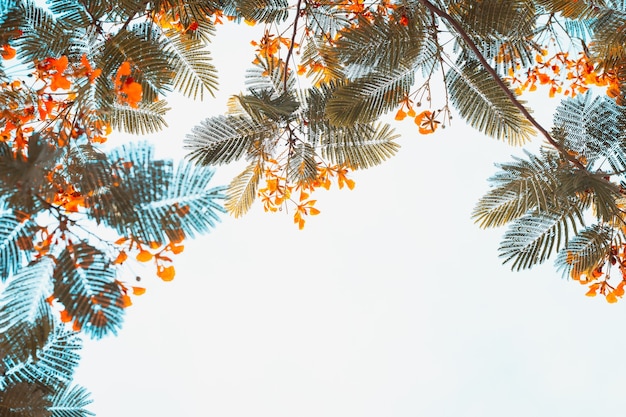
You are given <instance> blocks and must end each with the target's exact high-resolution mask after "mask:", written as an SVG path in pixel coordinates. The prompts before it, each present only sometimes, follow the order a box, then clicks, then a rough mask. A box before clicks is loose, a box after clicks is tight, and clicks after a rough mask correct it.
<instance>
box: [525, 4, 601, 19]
mask: <svg viewBox="0 0 626 417" xmlns="http://www.w3.org/2000/svg"><path fill="white" fill-rule="evenodd" d="M536 3H537V4H539V5H541V6H542V7H543V8H544V9H545V10H546V11H547V12H548V13H560V14H561V16H563V17H566V18H568V19H577V20H580V19H590V18H594V17H597V16H598V14H599V13H601V12H602V8H604V7H606V6H607V2H606V0H580V1H570V0H536Z"/></svg>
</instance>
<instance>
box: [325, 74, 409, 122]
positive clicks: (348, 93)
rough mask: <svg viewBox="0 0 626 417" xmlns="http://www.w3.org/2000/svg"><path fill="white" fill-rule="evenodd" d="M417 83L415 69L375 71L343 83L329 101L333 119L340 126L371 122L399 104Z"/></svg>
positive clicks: (328, 112)
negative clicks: (387, 72) (387, 71)
mask: <svg viewBox="0 0 626 417" xmlns="http://www.w3.org/2000/svg"><path fill="white" fill-rule="evenodd" d="M413 83H414V72H413V70H412V69H405V68H398V69H395V70H393V71H392V72H391V73H389V74H386V73H374V74H370V75H368V76H366V77H365V78H362V79H358V80H355V81H352V82H348V83H347V84H344V85H342V86H339V87H338V88H337V89H336V90H335V92H334V94H333V96H332V97H331V98H330V100H328V103H327V104H326V112H327V115H328V118H329V120H330V122H331V123H332V124H334V125H337V126H351V125H353V124H354V123H357V122H361V123H367V122H371V121H373V120H375V119H377V118H378V117H379V116H380V115H382V114H383V113H385V112H387V111H389V110H391V109H393V108H395V107H397V105H398V103H400V101H401V100H402V99H403V98H404V97H405V96H407V95H408V93H409V91H410V89H411V86H412V85H413Z"/></svg>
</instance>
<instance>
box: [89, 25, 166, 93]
mask: <svg viewBox="0 0 626 417" xmlns="http://www.w3.org/2000/svg"><path fill="white" fill-rule="evenodd" d="M138 31H139V30H138ZM153 36H156V34H155V35H153ZM97 58H98V59H97V60H96V62H95V67H96V68H100V69H102V75H101V76H100V77H98V79H102V80H107V82H108V83H110V81H108V79H109V78H111V77H115V74H116V73H117V70H118V69H119V67H120V65H121V64H122V63H123V62H126V61H127V62H130V64H131V67H132V74H133V77H134V78H136V81H137V82H139V83H140V84H141V87H142V90H143V100H142V101H145V102H147V103H150V102H151V101H152V100H154V99H155V98H156V97H157V96H158V95H159V94H162V93H164V92H166V91H169V90H170V86H171V82H172V77H173V75H172V70H171V62H170V57H169V53H168V52H167V50H166V48H165V47H164V45H163V44H162V42H160V41H159V40H157V39H155V38H154V37H151V38H145V37H143V36H142V35H141V34H140V33H136V32H134V31H128V30H120V31H119V32H117V33H116V34H115V35H113V36H112V37H111V38H110V39H109V40H107V42H106V43H105V46H104V48H103V49H102V52H101V54H99V55H98V57H97Z"/></svg>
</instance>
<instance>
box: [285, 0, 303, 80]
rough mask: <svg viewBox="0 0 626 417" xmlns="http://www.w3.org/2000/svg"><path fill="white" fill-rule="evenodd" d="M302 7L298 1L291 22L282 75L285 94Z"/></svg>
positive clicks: (300, 0) (299, 0) (300, 1)
mask: <svg viewBox="0 0 626 417" xmlns="http://www.w3.org/2000/svg"><path fill="white" fill-rule="evenodd" d="M301 5H302V0H298V4H296V18H295V19H294V20H293V32H292V34H291V43H290V44H289V50H288V51H287V57H286V58H285V74H284V75H283V89H284V90H285V92H287V79H288V76H289V60H290V59H291V55H292V54H293V45H294V42H295V41H296V34H297V33H298V19H300V13H301V10H300V7H301Z"/></svg>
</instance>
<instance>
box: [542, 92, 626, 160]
mask: <svg viewBox="0 0 626 417" xmlns="http://www.w3.org/2000/svg"><path fill="white" fill-rule="evenodd" d="M623 113H624V112H623V111H620V108H619V107H618V106H617V105H616V104H615V101H614V100H612V99H610V98H608V97H604V96H597V97H595V98H593V96H592V94H590V93H587V94H582V95H578V96H576V97H575V98H567V99H564V100H562V101H561V104H560V105H559V106H558V107H557V109H556V111H555V113H554V125H555V127H556V128H557V129H561V132H562V135H564V143H565V146H566V147H567V148H568V149H571V150H573V151H575V152H577V153H578V154H580V155H582V156H584V157H585V158H587V160H588V163H591V164H593V163H595V162H596V161H599V162H600V163H601V164H602V163H603V162H604V161H605V160H606V161H607V162H608V163H609V165H610V166H611V168H612V169H613V170H615V171H617V172H619V171H622V170H624V169H626V135H625V134H624V133H623V131H624V128H625V127H626V117H625V116H624V115H623ZM600 168H601V167H598V169H600Z"/></svg>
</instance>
